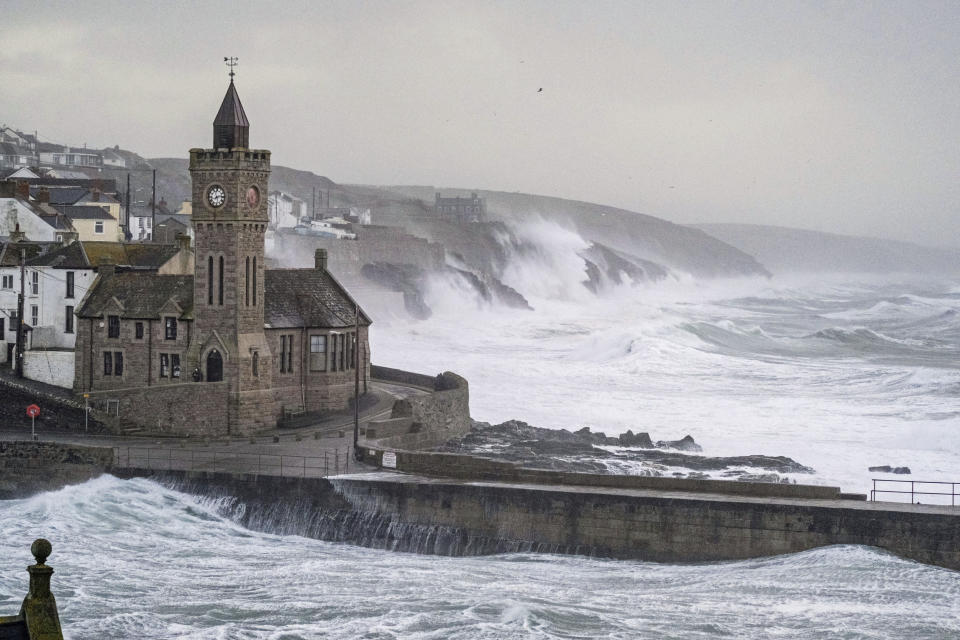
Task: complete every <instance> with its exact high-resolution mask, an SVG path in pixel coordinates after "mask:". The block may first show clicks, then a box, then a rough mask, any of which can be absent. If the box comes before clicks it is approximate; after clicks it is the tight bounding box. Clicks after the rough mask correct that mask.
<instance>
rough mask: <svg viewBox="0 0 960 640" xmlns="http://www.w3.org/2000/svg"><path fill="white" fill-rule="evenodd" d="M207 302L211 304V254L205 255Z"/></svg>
mask: <svg viewBox="0 0 960 640" xmlns="http://www.w3.org/2000/svg"><path fill="white" fill-rule="evenodd" d="M207 304H209V305H210V306H211V307H212V306H213V256H207Z"/></svg>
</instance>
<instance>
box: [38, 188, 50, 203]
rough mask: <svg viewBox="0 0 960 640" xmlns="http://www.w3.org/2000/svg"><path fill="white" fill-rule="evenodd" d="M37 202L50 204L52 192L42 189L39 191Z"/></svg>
mask: <svg viewBox="0 0 960 640" xmlns="http://www.w3.org/2000/svg"><path fill="white" fill-rule="evenodd" d="M37 202H44V203H46V204H50V190H49V189H47V188H46V187H40V188H39V189H37Z"/></svg>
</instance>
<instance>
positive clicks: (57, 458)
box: [0, 440, 113, 500]
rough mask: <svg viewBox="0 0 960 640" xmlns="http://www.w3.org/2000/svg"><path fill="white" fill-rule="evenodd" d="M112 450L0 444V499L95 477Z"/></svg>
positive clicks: (107, 463)
mask: <svg viewBox="0 0 960 640" xmlns="http://www.w3.org/2000/svg"><path fill="white" fill-rule="evenodd" d="M112 462H113V449H111V448H109V447H84V446H80V445H73V444H60V443H56V442H33V441H29V440H28V441H14V442H9V441H8V442H0V500H12V499H16V498H24V497H26V496H29V495H32V494H34V493H40V492H42V491H53V490H56V489H60V488H62V487H64V486H66V485H69V484H77V483H80V482H85V481H87V480H90V479H91V478H96V477H97V476H99V475H101V474H102V473H103V472H104V471H106V470H107V469H109V468H110V465H111V464H112Z"/></svg>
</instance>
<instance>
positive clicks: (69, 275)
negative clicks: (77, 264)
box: [64, 271, 73, 298]
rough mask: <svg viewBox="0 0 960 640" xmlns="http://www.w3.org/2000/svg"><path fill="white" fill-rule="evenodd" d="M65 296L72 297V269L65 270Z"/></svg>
mask: <svg viewBox="0 0 960 640" xmlns="http://www.w3.org/2000/svg"><path fill="white" fill-rule="evenodd" d="M64 297H65V298H72V297H73V271H67V295H65V296H64Z"/></svg>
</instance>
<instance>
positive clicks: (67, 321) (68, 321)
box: [63, 305, 73, 333]
mask: <svg viewBox="0 0 960 640" xmlns="http://www.w3.org/2000/svg"><path fill="white" fill-rule="evenodd" d="M63 315H64V322H63V332H64V333H73V307H71V306H69V305H68V306H67V308H66V309H64V313H63Z"/></svg>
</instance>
